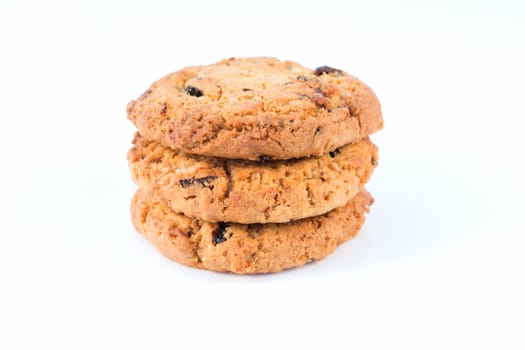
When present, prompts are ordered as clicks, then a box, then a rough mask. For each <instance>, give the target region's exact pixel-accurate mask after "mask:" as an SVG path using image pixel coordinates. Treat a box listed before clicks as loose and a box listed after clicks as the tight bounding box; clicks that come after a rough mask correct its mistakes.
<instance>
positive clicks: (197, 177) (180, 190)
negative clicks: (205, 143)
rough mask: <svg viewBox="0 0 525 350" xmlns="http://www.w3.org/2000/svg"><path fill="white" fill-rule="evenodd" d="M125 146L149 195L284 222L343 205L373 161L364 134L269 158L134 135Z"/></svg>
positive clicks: (181, 207)
mask: <svg viewBox="0 0 525 350" xmlns="http://www.w3.org/2000/svg"><path fill="white" fill-rule="evenodd" d="M133 143H134V147H133V148H132V149H131V150H130V151H129V153H128V160H129V165H130V169H131V173H132V177H133V179H134V181H135V182H136V183H137V184H138V186H139V187H140V188H141V189H143V190H144V191H145V192H146V194H147V195H148V197H151V198H153V199H156V200H159V201H162V200H164V201H166V203H167V204H168V205H169V206H170V207H171V208H172V209H173V210H174V211H176V212H180V213H183V214H184V215H186V216H190V217H194V218H198V219H202V220H205V221H210V222H220V221H225V222H237V223H244V224H251V223H268V222H288V221H291V220H297V219H302V218H306V217H311V216H317V215H321V214H324V213H326V212H328V211H330V210H332V209H334V208H337V207H341V206H343V205H345V204H346V203H347V202H348V201H349V200H350V199H351V198H353V197H354V196H355V194H356V193H357V192H358V191H359V189H360V188H361V187H363V185H364V184H365V183H366V182H367V181H368V179H369V178H370V176H371V175H372V172H373V170H374V168H375V166H376V164H377V148H376V146H375V145H374V144H373V143H372V142H370V140H369V139H364V140H362V141H359V142H357V143H354V144H351V145H346V146H343V147H341V148H338V149H335V150H333V151H331V152H328V153H327V154H325V155H322V156H317V157H311V158H300V159H293V160H276V161H267V162H257V161H246V160H245V161H243V160H232V159H224V158H211V157H204V156H196V155H189V154H187V153H184V152H181V151H176V150H172V149H170V148H167V147H164V146H162V145H160V144H159V143H157V142H154V141H148V140H146V139H144V138H143V137H142V136H140V135H139V134H138V133H137V134H136V135H135V139H134V141H133Z"/></svg>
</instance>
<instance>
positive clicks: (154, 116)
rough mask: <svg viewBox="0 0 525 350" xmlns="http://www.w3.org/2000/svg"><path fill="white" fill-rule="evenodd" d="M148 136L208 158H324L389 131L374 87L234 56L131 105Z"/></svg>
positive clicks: (156, 86) (172, 79)
mask: <svg viewBox="0 0 525 350" xmlns="http://www.w3.org/2000/svg"><path fill="white" fill-rule="evenodd" d="M127 113H128V118H129V119H130V120H131V121H132V122H133V123H134V124H135V125H136V126H137V128H138V129H139V131H140V132H141V134H142V135H143V136H144V137H146V138H147V139H150V140H154V141H157V142H159V143H161V144H162V145H164V146H166V147H170V148H174V149H179V150H183V151H184V152H187V153H191V154H199V155H205V156H213V157H221V158H233V159H250V160H268V159H291V158H298V157H309V156H312V155H314V156H315V155H323V154H326V153H328V152H330V151H331V150H334V149H336V148H338V147H341V146H343V145H346V144H348V143H352V142H356V141H358V140H360V139H362V138H365V137H366V136H368V135H369V134H371V133H373V132H375V131H377V130H378V129H380V128H382V126H383V117H382V114H381V107H380V104H379V101H378V100H377V98H376V96H375V94H374V93H373V92H372V90H371V89H370V88H369V87H368V86H367V85H365V84H364V83H362V82H361V81H359V80H358V79H356V78H355V77H353V76H351V75H349V74H347V73H345V72H343V71H341V70H338V69H334V68H330V67H326V66H324V67H319V68H317V69H315V70H311V69H308V68H305V67H303V66H301V65H299V64H297V63H294V62H289V61H279V60H277V59H274V58H231V59H228V60H223V61H221V62H219V63H216V64H212V65H209V66H196V67H188V68H185V69H182V70H180V71H177V72H175V73H172V74H169V75H167V76H165V77H163V78H161V79H160V80H158V81H156V82H155V83H153V84H152V85H151V87H150V88H149V89H148V90H146V92H144V93H143V94H142V96H140V97H139V98H138V99H137V100H134V101H131V102H130V103H129V104H128V107H127Z"/></svg>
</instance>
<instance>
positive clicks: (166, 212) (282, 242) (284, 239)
mask: <svg viewBox="0 0 525 350" xmlns="http://www.w3.org/2000/svg"><path fill="white" fill-rule="evenodd" d="M372 203H373V199H372V197H371V196H370V194H369V193H368V192H366V191H365V190H361V191H360V192H359V193H358V194H357V195H356V196H355V197H354V198H353V199H352V200H351V201H350V202H348V203H347V204H346V205H345V206H344V207H341V208H338V209H334V210H332V211H330V212H328V213H326V214H324V215H321V216H317V217H314V218H308V219H303V220H298V221H294V222H290V223H285V224H252V225H241V224H227V223H209V222H206V221H201V220H196V219H190V218H188V217H186V216H184V215H182V214H177V213H175V212H174V211H173V210H171V209H170V208H169V207H167V206H165V205H163V204H161V203H158V202H153V201H151V200H150V199H149V198H147V197H146V196H145V194H144V193H143V192H142V191H141V190H138V191H137V193H136V194H135V197H134V198H133V201H132V204H131V217H132V221H133V225H134V226H135V228H136V229H137V231H139V232H140V233H142V234H143V235H144V236H145V237H146V238H148V239H149V240H150V241H151V242H152V243H153V244H154V245H155V246H156V247H157V249H158V250H159V251H160V252H161V253H162V254H164V255H165V256H167V257H169V258H171V259H173V260H176V261H178V262H180V263H182V264H185V265H188V266H192V267H197V268H201V269H208V270H214V271H225V272H234V273H241V274H252V273H266V272H278V271H281V270H283V269H288V268H292V267H296V266H301V265H303V264H305V263H307V262H309V261H313V260H319V259H322V258H323V257H325V256H327V255H328V254H330V253H332V252H333V251H334V250H335V248H336V247H337V246H338V245H339V244H341V243H343V242H345V241H346V240H348V239H350V238H351V237H354V236H355V235H356V234H357V233H358V231H359V229H360V228H361V226H362V225H363V223H364V220H365V216H364V215H365V213H366V212H368V208H369V206H370V205H371V204H372Z"/></svg>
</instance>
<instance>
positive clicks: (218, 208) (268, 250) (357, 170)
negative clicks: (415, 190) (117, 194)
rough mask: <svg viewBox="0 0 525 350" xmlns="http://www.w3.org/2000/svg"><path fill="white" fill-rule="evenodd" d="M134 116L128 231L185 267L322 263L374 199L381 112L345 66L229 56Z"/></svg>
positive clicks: (245, 269)
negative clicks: (370, 188)
mask: <svg viewBox="0 0 525 350" xmlns="http://www.w3.org/2000/svg"><path fill="white" fill-rule="evenodd" d="M127 112H128V118H129V119H130V120H131V121H132V122H133V123H134V124H135V125H136V127H137V128H138V130H139V131H138V132H137V134H136V135H135V138H134V141H133V147H132V149H131V150H130V151H129V154H128V161H129V164H130V169H131V173H132V177H133V180H134V181H135V182H136V183H137V185H138V186H139V189H138V191H137V192H136V194H135V196H134V198H133V201H132V205H131V213H132V221H133V224H134V226H135V228H136V229H137V230H138V231H139V232H140V233H142V234H143V235H144V236H146V237H147V238H148V239H149V240H151V241H152V242H153V244H154V245H155V246H156V247H157V248H158V249H159V250H160V251H161V252H162V253H163V254H164V255H166V256H168V257H169V258H172V259H174V260H176V261H178V262H180V263H183V264H186V265H189V266H193V267H198V268H203V269H209V270H215V271H229V272H234V273H264V272H276V271H280V270H283V269H286V268H291V267H295V266H300V265H303V264H305V263H307V262H309V261H312V260H319V259H321V258H323V257H325V256H326V255H328V254H330V253H331V252H333V251H334V249H335V248H336V247H337V246H338V245H339V244H341V243H342V242H344V241H346V240H348V239H349V238H351V237H353V236H355V235H356V234H357V232H358V231H359V229H360V227H361V226H362V224H363V222H364V214H365V213H366V212H367V211H368V207H369V206H370V205H371V204H372V202H373V199H372V197H371V196H370V194H369V193H368V192H367V191H366V190H365V189H364V188H363V186H364V184H365V183H366V182H367V181H368V179H369V178H370V176H371V174H372V172H373V170H374V168H375V167H376V165H377V148H376V146H375V145H374V144H372V143H371V142H370V140H369V139H368V135H370V134H371V133H373V132H375V131H377V130H379V129H380V128H382V126H383V119H382V115H381V108H380V105H379V102H378V100H377V98H376V96H375V95H374V93H373V92H372V91H371V90H370V88H369V87H367V86H366V85H365V84H363V83H362V82H360V81H359V80H357V79H356V78H354V77H352V76H350V75H348V74H346V73H345V72H343V71H341V70H338V69H334V68H330V67H326V66H324V67H319V68H317V69H315V70H310V69H308V68H305V67H303V66H301V65H299V64H296V63H293V62H287V61H279V60H277V59H272V58H248V59H228V60H224V61H221V62H219V63H216V64H213V65H209V66H198V67H189V68H185V69H183V70H180V71H178V72H175V73H172V74H169V75H167V76H165V77H163V78H162V79H160V80H158V81H157V82H155V83H153V84H152V86H151V87H150V88H149V89H148V90H146V92H144V93H143V94H142V95H141V96H140V97H139V98H138V99H137V100H134V101H132V102H130V103H129V105H128V108H127Z"/></svg>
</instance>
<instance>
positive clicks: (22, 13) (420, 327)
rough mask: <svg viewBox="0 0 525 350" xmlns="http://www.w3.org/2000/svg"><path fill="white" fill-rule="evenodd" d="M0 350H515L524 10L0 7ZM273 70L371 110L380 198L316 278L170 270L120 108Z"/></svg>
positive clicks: (520, 264)
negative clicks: (145, 220) (181, 81)
mask: <svg viewBox="0 0 525 350" xmlns="http://www.w3.org/2000/svg"><path fill="white" fill-rule="evenodd" d="M0 50H1V52H0V118H1V123H0V149H1V160H0V218H1V219H0V349H61V348H65V349H102V348H104V349H106V348H109V349H126V348H127V349H129V348H141V349H148V348H151V349H153V348H155V349H156V348H180V349H195V348H196V349H199V348H208V349H212V348H242V349H259V348H260V349H281V348H283V349H284V348H290V349H300V348H320V349H328V348H344V349H366V348H376V349H391V348H394V349H395V348H400V349H410V348H413V349H475V348H488V349H524V348H525V339H524V338H525V335H524V329H525V319H524V314H525V305H524V304H525V303H524V295H525V288H524V279H525V272H524V271H525V270H524V266H525V258H524V249H525V239H524V235H525V220H524V215H523V211H524V209H525V206H524V204H523V203H524V202H523V197H524V196H525V185H524V182H525V162H524V156H523V152H524V150H525V142H524V138H523V135H524V132H525V130H524V120H525V113H524V106H523V105H524V101H525V64H524V62H525V5H523V2H521V1H492V2H491V1H461V0H459V1H453V0H450V1H435V2H423V1H401V2H395V3H394V2H389V1H384V2H378V1H359V2H348V1H340V2H336V1H328V0H324V1H320V0H319V1H316V2H313V1H301V2H296V3H292V2H285V1H283V0H282V1H273V0H266V1H258V2H249V1H244V2H233V1H225V0H222V1H214V2H212V1H204V0H200V1H198V0H191V1H190V0H186V1H184V2H176V1H166V2H160V1H147V2H142V3H140V2H138V1H120V2H110V1H105V0H95V1H85V2H80V1H75V2H70V1H36V0H35V1H23V0H22V1H15V0H8V1H7V2H6V0H0ZM259 55H264V56H276V57H279V58H282V59H290V60H295V61H298V62H300V63H302V64H304V65H306V66H309V67H312V68H315V67H317V66H320V65H330V66H333V67H337V68H341V69H344V70H346V71H348V72H350V73H352V74H354V75H356V76H358V77H360V78H361V79H362V80H363V81H365V82H366V83H367V84H369V85H370V86H372V88H373V89H374V90H375V91H376V93H377V94H378V96H379V98H380V100H381V102H382V105H383V112H384V117H385V129H384V130H383V131H381V132H380V133H378V134H376V135H375V136H374V138H373V140H374V141H375V142H376V143H377V144H378V146H379V147H380V166H379V168H378V169H377V171H376V173H375V174H374V177H373V179H372V180H371V181H370V183H369V185H368V189H369V190H370V191H371V192H372V194H373V195H374V197H375V199H376V203H375V204H374V206H373V207H372V210H371V213H370V214H369V215H368V219H367V222H366V224H365V226H364V228H363V230H362V232H361V234H360V235H359V236H358V237H357V238H356V239H354V240H352V241H350V242H348V243H346V244H345V245H343V246H342V247H340V248H339V249H338V250H337V251H336V252H335V253H334V254H333V255H331V256H329V257H328V258H326V259H325V260H323V261H321V262H317V263H313V264H309V265H307V266H305V267H302V268H299V269H294V270H290V271H286V272H283V273H279V274H274V275H265V276H235V275H229V274H218V273H212V272H207V271H199V270H194V269H191V268H187V267H184V266H181V265H179V264H176V263H174V262H171V261H169V260H167V259H165V258H164V257H162V256H161V255H160V254H158V253H157V252H156V251H155V249H154V248H153V247H152V246H151V245H150V244H149V243H148V242H147V241H146V240H145V239H143V238H142V237H141V236H139V235H138V234H136V233H135V232H134V230H133V228H132V226H131V224H130V220H129V214H128V207H129V201H130V198H131V196H132V194H133V191H134V188H135V186H134V184H133V183H132V182H131V180H130V176H129V174H128V169H127V163H126V152H127V149H128V148H129V147H130V141H131V138H132V135H133V132H134V128H133V126H132V125H131V123H130V122H129V121H128V120H127V119H126V114H125V107H126V104H127V102H128V101H129V100H131V99H133V98H136V97H137V96H139V95H140V94H141V93H142V92H143V91H144V90H145V89H147V87H148V86H149V84H150V83H151V82H153V81H154V80H156V79H158V78H159V77H160V76H162V75H164V74H166V73H168V72H171V71H174V70H177V69H180V68H182V67H184V66H188V65H196V64H208V63H212V62H215V61H218V60H220V59H222V58H226V57H230V56H259Z"/></svg>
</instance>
